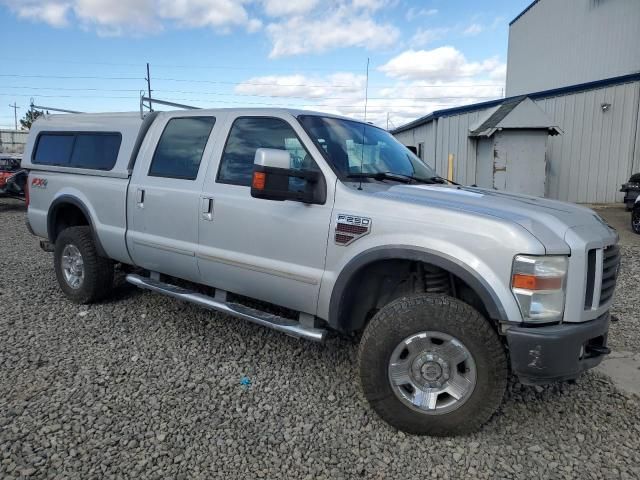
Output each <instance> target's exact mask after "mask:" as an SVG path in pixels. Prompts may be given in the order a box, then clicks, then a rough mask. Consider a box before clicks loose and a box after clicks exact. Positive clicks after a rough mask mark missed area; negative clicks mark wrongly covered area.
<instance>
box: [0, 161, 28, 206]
mask: <svg viewBox="0 0 640 480" xmlns="http://www.w3.org/2000/svg"><path fill="white" fill-rule="evenodd" d="M26 182H27V171H26V170H24V169H23V168H21V167H20V159H19V158H15V157H2V156H0V197H17V198H22V197H24V192H25V184H26Z"/></svg>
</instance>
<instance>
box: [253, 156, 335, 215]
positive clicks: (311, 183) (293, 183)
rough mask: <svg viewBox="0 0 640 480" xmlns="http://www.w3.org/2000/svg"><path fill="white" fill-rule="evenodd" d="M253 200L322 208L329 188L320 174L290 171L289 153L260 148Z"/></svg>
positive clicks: (309, 171)
mask: <svg viewBox="0 0 640 480" xmlns="http://www.w3.org/2000/svg"><path fill="white" fill-rule="evenodd" d="M251 196H252V197H255V198H264V199H267V200H295V201H298V202H302V203H310V204H311V203H316V204H323V203H325V201H326V197H327V188H326V184H325V181H324V177H323V176H322V174H321V173H320V172H319V171H315V170H298V169H294V168H291V156H290V155H289V152H287V151H286V150H278V149H273V148H259V149H258V150H256V155H255V158H254V160H253V178H252V179H251Z"/></svg>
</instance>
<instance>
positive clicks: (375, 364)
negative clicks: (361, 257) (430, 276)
mask: <svg viewBox="0 0 640 480" xmlns="http://www.w3.org/2000/svg"><path fill="white" fill-rule="evenodd" d="M405 347H406V348H405ZM403 348H404V349H405V351H403ZM405 353H406V355H405ZM402 355H405V357H404V359H403V358H402ZM358 363H359V367H360V378H361V382H362V389H363V391H364V395H365V397H366V398H367V400H368V401H369V403H370V404H371V406H372V407H373V409H374V410H375V411H376V412H377V413H378V414H379V415H380V416H381V417H382V419H383V420H385V421H386V422H387V423H389V424H390V425H392V426H394V427H396V428H398V429H399V430H402V431H405V432H408V433H412V434H418V435H435V436H451V435H461V434H466V433H470V432H474V431H476V430H478V429H479V428H480V427H481V426H482V425H483V424H484V423H485V422H486V421H487V420H489V418H490V417H491V416H492V415H493V413H494V412H495V411H496V410H497V409H498V407H499V406H500V404H501V403H502V398H503V396H504V391H505V389H506V385H507V359H506V355H505V351H504V347H503V345H502V343H501V341H500V339H499V338H498V335H497V334H496V332H495V331H494V330H493V329H492V327H491V325H490V324H489V322H488V321H487V320H486V319H485V318H484V317H483V316H482V315H481V314H480V313H479V312H477V311H476V310H474V309H473V308H472V307H470V306H469V305H467V304H466V303H463V302H461V301H459V300H457V299H455V298H452V297H448V296H443V295H429V294H423V295H418V296H412V297H403V298H399V299H397V300H395V301H393V302H391V303H390V304H388V305H386V306H385V307H384V308H382V309H381V310H380V311H379V312H378V313H377V314H376V315H375V316H374V317H373V318H372V319H371V321H370V322H369V324H368V325H367V327H366V329H365V331H364V335H363V337H362V340H361V342H360V350H359V355H358ZM399 366H401V367H402V368H403V369H404V370H398V368H399ZM402 382H405V383H402ZM449 392H451V394H450V393H449ZM434 397H435V400H428V398H431V399H433V398H434Z"/></svg>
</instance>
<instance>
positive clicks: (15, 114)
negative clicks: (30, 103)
mask: <svg viewBox="0 0 640 480" xmlns="http://www.w3.org/2000/svg"><path fill="white" fill-rule="evenodd" d="M9 106H10V107H11V108H13V123H14V125H15V127H16V130H18V109H19V108H20V107H19V106H18V104H17V103H16V102H13V105H11V104H10V105H9Z"/></svg>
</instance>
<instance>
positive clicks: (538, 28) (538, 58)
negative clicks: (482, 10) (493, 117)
mask: <svg viewBox="0 0 640 480" xmlns="http://www.w3.org/2000/svg"><path fill="white" fill-rule="evenodd" d="M639 41H640V1H638V0H536V1H534V2H533V3H532V4H531V5H530V6H529V7H528V8H527V9H525V10H524V11H523V12H522V13H521V14H520V15H518V16H517V17H516V18H515V19H514V20H513V21H512V22H511V23H510V24H509V53H508V56H507V88H506V95H507V96H512V95H521V94H524V93H529V92H539V91H542V90H548V89H551V88H559V87H566V86H568V85H577V84H580V83H587V82H592V81H595V80H601V79H603V78H611V77H618V76H621V75H626V74H629V73H637V72H640V48H638V42H639Z"/></svg>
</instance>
